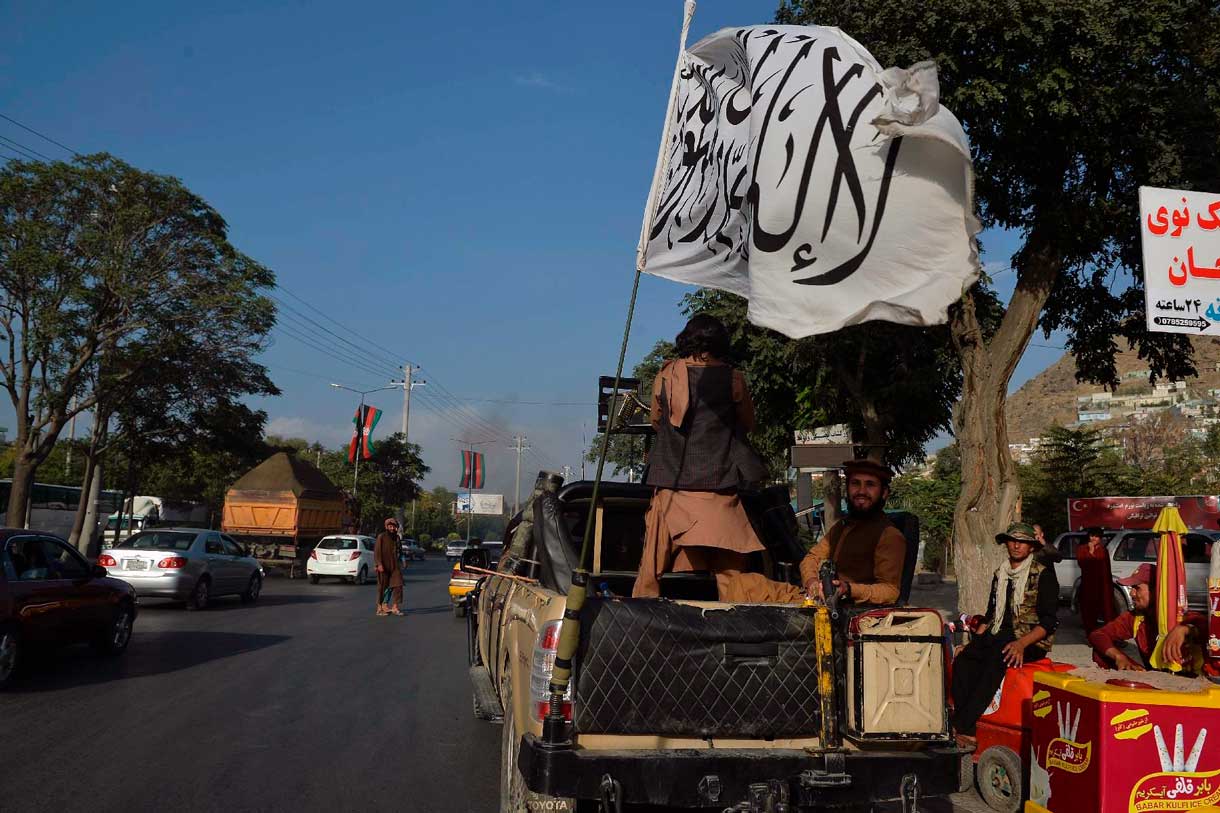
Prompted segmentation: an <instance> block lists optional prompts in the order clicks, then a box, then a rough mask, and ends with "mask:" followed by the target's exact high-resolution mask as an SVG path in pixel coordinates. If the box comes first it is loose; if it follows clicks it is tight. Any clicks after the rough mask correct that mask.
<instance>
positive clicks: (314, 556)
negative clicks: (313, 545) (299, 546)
mask: <svg viewBox="0 0 1220 813" xmlns="http://www.w3.org/2000/svg"><path fill="white" fill-rule="evenodd" d="M309 558H310V559H313V560H314V561H315V562H316V561H318V552H317V551H316V550H311V551H310V552H309Z"/></svg>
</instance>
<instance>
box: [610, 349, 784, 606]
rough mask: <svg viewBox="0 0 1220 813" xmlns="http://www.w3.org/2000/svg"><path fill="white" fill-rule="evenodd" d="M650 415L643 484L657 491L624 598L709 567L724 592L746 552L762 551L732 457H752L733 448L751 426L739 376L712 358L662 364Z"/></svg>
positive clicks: (742, 446)
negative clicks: (651, 435)
mask: <svg viewBox="0 0 1220 813" xmlns="http://www.w3.org/2000/svg"><path fill="white" fill-rule="evenodd" d="M651 417H652V425H653V427H654V428H655V429H656V430H657V436H658V442H657V446H656V448H655V449H654V451H653V456H652V459H651V460H650V471H649V477H648V483H649V484H650V485H653V486H656V490H655V491H654V492H653V496H652V502H651V503H650V504H649V507H648V514H647V516H646V518H645V531H644V553H643V556H642V558H641V561H640V570H639V574H638V576H637V577H636V581H635V586H634V588H633V589H632V591H631V595H632V596H634V597H637V598H638V597H655V596H659V595H660V576H661V574H663V573H668V572H686V571H692V570H709V571H711V572H712V573H713V574H715V576H716V585H717V588H718V590H719V592H720V594H721V595H722V596H723V594H724V590H725V588H726V586H727V583H728V580H729V579H730V578H732V577H733V576H735V575H736V574H738V573H740V572H741V571H742V570H744V568H745V566H746V555H747V554H749V553H752V552H754V551H761V550H763V549H764V548H763V545H762V543H761V542H759V540H758V536H757V535H756V534H755V532H754V528H753V526H751V524H750V520H749V518H748V517H747V516H746V512H745V509H744V508H743V507H742V505H741V500H740V499H739V498H738V496H737V489H736V485H737V481H738V478H739V474H740V473H739V471H738V468H737V459H736V458H739V457H740V456H741V455H742V454H745V453H749V454H752V452H743V451H740V450H748V444H746V442H745V439H744V438H745V434H746V433H747V432H749V431H750V430H751V429H752V428H753V426H754V405H753V403H752V401H751V400H750V393H749V391H748V390H747V389H746V384H745V377H744V376H742V374H741V372H740V371H738V370H734V369H732V368H731V367H728V365H725V364H723V363H722V362H720V361H717V360H715V359H701V360H695V359H678V360H676V361H670V362H667V363H666V364H665V366H664V367H662V368H661V372H660V373H658V374H657V377H656V381H655V382H654V383H653V387H652V416H651ZM734 444H738V447H737V448H736V449H735V448H734Z"/></svg>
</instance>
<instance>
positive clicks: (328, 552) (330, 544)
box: [305, 534, 377, 584]
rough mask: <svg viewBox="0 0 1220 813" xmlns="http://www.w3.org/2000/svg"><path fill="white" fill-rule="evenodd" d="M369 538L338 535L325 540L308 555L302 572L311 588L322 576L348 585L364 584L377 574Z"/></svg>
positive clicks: (371, 543)
mask: <svg viewBox="0 0 1220 813" xmlns="http://www.w3.org/2000/svg"><path fill="white" fill-rule="evenodd" d="M375 542H376V540H374V539H373V537H371V536H356V535H354V534H353V535H350V536H349V535H346V534H344V535H338V536H327V537H324V538H323V539H322V541H321V542H319V543H318V545H317V547H315V548H314V549H313V550H312V551H310V553H309V560H308V562H307V563H306V565H305V572H306V573H308V574H309V581H310V583H311V584H317V583H318V582H319V581H320V580H321V579H322V577H323V576H328V577H333V578H336V579H344V580H346V581H350V582H352V584H365V583H366V582H368V581H369V579H370V578H373V577H374V574H375V573H376V572H377V564H376V562H375V561H374V560H373V546H374V544H375Z"/></svg>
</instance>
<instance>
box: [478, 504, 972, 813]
mask: <svg viewBox="0 0 1220 813" xmlns="http://www.w3.org/2000/svg"><path fill="white" fill-rule="evenodd" d="M780 491H781V492H782V493H781V494H780V495H778V498H776V497H777V495H774V494H773V495H772V499H771V500H770V501H769V503H767V502H766V501H759V503H760V504H758V505H751V504H748V505H747V510H748V511H749V512H750V513H751V519H752V520H754V521H755V525H756V528H758V530H759V533H760V537H761V538H762V539H763V541H764V544H765V545H766V547H767V551H766V552H765V553H763V554H755V556H756V557H757V559H758V561H757V562H755V563H754V564H755V566H756V567H757V569H758V570H760V571H761V572H765V573H768V574H769V575H771V576H772V577H773V578H789V577H791V576H793V575H795V571H796V565H797V563H798V562H799V560H800V557H801V555H802V554H803V552H804V549H803V547H802V546H801V545H800V543H799V542H798V540H797V537H796V522H795V518H794V516H793V514H792V509H791V507H790V506H789V505H788V502H787V493H786V489H782V488H781V489H780ZM649 496H650V489H648V488H647V487H645V486H641V485H638V484H627V483H603V484H602V485H601V487H600V491H599V499H598V504H597V505H596V506H592V505H591V502H592V483H588V482H578V483H573V484H570V485H567V486H565V487H563V488H562V489H560V490H559V491H558V492H557V493H544V494H540V495H538V497H537V498H536V499H535V500H534V501H533V504H532V506H527V509H528V508H532V511H531V515H532V528H531V530H530V532H529V535H528V536H529V538H528V541H526V542H525V544H524V545H520V544H517V542H516V541H515V540H514V543H513V544H512V545H510V546H509V547H508V548H507V549H506V551H505V553H504V556H503V557H502V558H501V560H500V563H499V567H498V570H497V575H495V576H487V577H485V578H483V579H482V580H481V581H480V582H479V583H478V585H477V587H476V589H475V591H474V592H473V593H472V594H471V596H470V597H469V599H468V606H469V607H470V609H471V612H470V613H468V616H467V624H468V625H469V626H468V631H469V643H470V647H469V649H470V660H471V668H470V673H471V679H472V682H473V687H474V709H475V714H476V715H477V716H479V717H482V718H484V719H487V720H502V722H503V735H502V747H501V757H500V759H501V766H500V770H501V807H500V810H501V811H502V812H507V813H522V811H537V810H569V811H574V810H580V811H604V813H619V812H620V811H641V812H642V811H656V810H703V811H716V813H720V812H721V811H743V812H746V811H757V813H764V811H806V810H814V809H819V810H820V809H826V808H831V809H844V808H855V809H864V810H868V809H871V807H872V806H873V805H876V804H878V803H883V802H889V801H895V800H905V801H906V802H908V803H911V804H915V803H917V798H929V797H935V796H944V795H947V794H950V793H955V792H957V791H959V790H964V789H966V788H967V787H969V785H970V782H971V777H972V772H971V762H970V756H969V753H968V752H966V751H963V750H962V749H960V748H958V747H956V745H955V744H954V742H953V739H952V736H951V732H950V730H949V725H948V714H947V695H948V688H947V682H946V669H945V662H946V658H947V656H948V650H947V644H946V642H945V638H944V635H943V632H942V630H943V625H942V621H941V619H940V616H939V615H938V614H937V613H936V612H935V611H932V610H917V609H906V608H899V607H894V608H870V609H867V610H863V611H852V610H849V609H845V608H838V607H833V608H832V607H826V606H804V607H803V606H799V605H763V604H753V605H733V604H726V603H722V602H719V601H718V600H717V593H716V585H715V581H714V579H713V578H712V576H711V574H708V573H671V574H666V575H665V576H663V577H662V580H661V582H662V597H661V598H660V599H631V598H626V597H627V596H630V594H631V587H632V584H633V582H634V580H635V572H636V569H637V568H638V565H639V560H640V556H641V552H642V548H643V535H644V514H645V511H646V510H647V507H648V500H649ZM768 504H769V505H770V508H765V506H766V505H768ZM764 509H765V510H764ZM910 519H912V520H913V519H914V518H913V517H912V518H910ZM520 522H521V517H520V516H518V517H516V518H514V520H513V521H512V522H510V525H509V531H508V533H507V534H506V536H505V539H506V540H513V539H514V537H513V530H514V528H515V527H516V526H517V524H519V523H520ZM587 522H593V523H595V525H594V529H593V546H592V547H593V555H592V561H589V562H587V563H586V568H587V570H588V572H589V573H590V576H589V581H588V590H589V593H588V598H587V599H586V601H585V604H584V607H583V609H582V610H581V612H580V616H579V617H580V622H581V635H580V644H579V647H578V649H577V655H576V658H575V660H574V666H573V670H574V673H573V678H572V681H571V684H570V686H569V690H568V694H567V696H566V698H565V700H564V703H563V705H562V708H563V712H564V716H565V718H566V727H565V729H564V732H565V736H563V737H562V738H554V737H552V739H551V740H550V741H548V740H547V739H546V737H545V736H544V727H543V719H544V718H545V717H546V715H547V711H548V709H549V706H550V704H549V700H550V695H549V691H548V684H549V680H550V677H551V670H552V668H553V666H554V661H555V653H556V651H557V648H558V642H559V637H560V627H561V624H562V617H563V612H564V606H565V596H566V593H567V591H568V589H569V588H570V587H571V584H572V573H573V570H574V569H576V567H577V565H578V559H579V556H580V547H581V540H582V539H583V536H584V529H585V523H587ZM896 524H897V523H896ZM900 527H901V525H900ZM904 531H905V529H904ZM908 547H909V548H914V545H908ZM913 554H914V551H913V550H912V551H911V552H910V553H909V554H908V562H909V565H908V570H907V578H906V580H905V582H904V584H905V585H906V589H909V583H910V574H911V573H912V572H913V569H914V555H913ZM904 595H905V589H904ZM552 730H553V728H552ZM912 809H913V808H912Z"/></svg>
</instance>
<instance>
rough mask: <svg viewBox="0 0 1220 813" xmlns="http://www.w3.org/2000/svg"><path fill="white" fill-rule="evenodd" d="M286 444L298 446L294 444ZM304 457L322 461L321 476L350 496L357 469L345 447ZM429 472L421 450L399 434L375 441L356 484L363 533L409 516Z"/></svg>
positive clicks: (311, 452)
mask: <svg viewBox="0 0 1220 813" xmlns="http://www.w3.org/2000/svg"><path fill="white" fill-rule="evenodd" d="M287 444H288V445H289V446H290V447H292V446H295V444H294V443H293V442H292V441H291V440H290V441H288V442H287ZM319 451H320V452H321V453H320V455H319ZM301 453H302V454H303V455H304V456H305V459H306V460H309V461H310V462H311V463H317V462H318V458H319V457H320V465H319V468H320V469H321V470H322V472H323V473H324V474H326V476H327V477H329V478H330V479H331V482H333V483H334V484H335V485H337V486H339V487H340V488H342V489H344V490H346V491H348V492H349V493H350V492H351V488H352V477H353V475H354V474H355V471H356V467H355V465H354V464H352V463H349V462H348V461H347V447H346V446H341V447H339V448H338V449H334V450H330V451H321V450H320V449H319V448H317V447H314V448H312V449H307V450H302V452H301ZM428 471H429V468H428V466H426V465H424V462H423V459H422V458H421V457H420V448H419V446H418V445H417V444H414V443H406V442H404V441H403V436H402V434H401V433H397V432H396V433H394V434H393V435H390V436H389V437H386V438H382V439H381V440H378V441H376V442H375V443H374V451H373V456H372V458H370V459H369V460H361V461H360V470H359V475H358V479H357V481H356V497H357V502H358V506H359V516H360V528H361V530H362V531H364V532H371V531H379V530H380V529H381V527H382V522H383V521H384V520H385V519H386V517H391V516H396V515H397V514H398V513H399V512H403V513H404V514H406V515H407V516H409V515H410V503H411V501H412V500H415V499H417V498H419V497H420V496H421V493H422V492H421V491H420V488H419V486H418V485H417V483H418V481H419V480H422V479H423V477H424V475H426V474H427V473H428ZM417 527H418V524H417ZM413 532H414V529H409V530H408V532H407V535H408V536H410V535H411V534H412V533H413Z"/></svg>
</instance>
